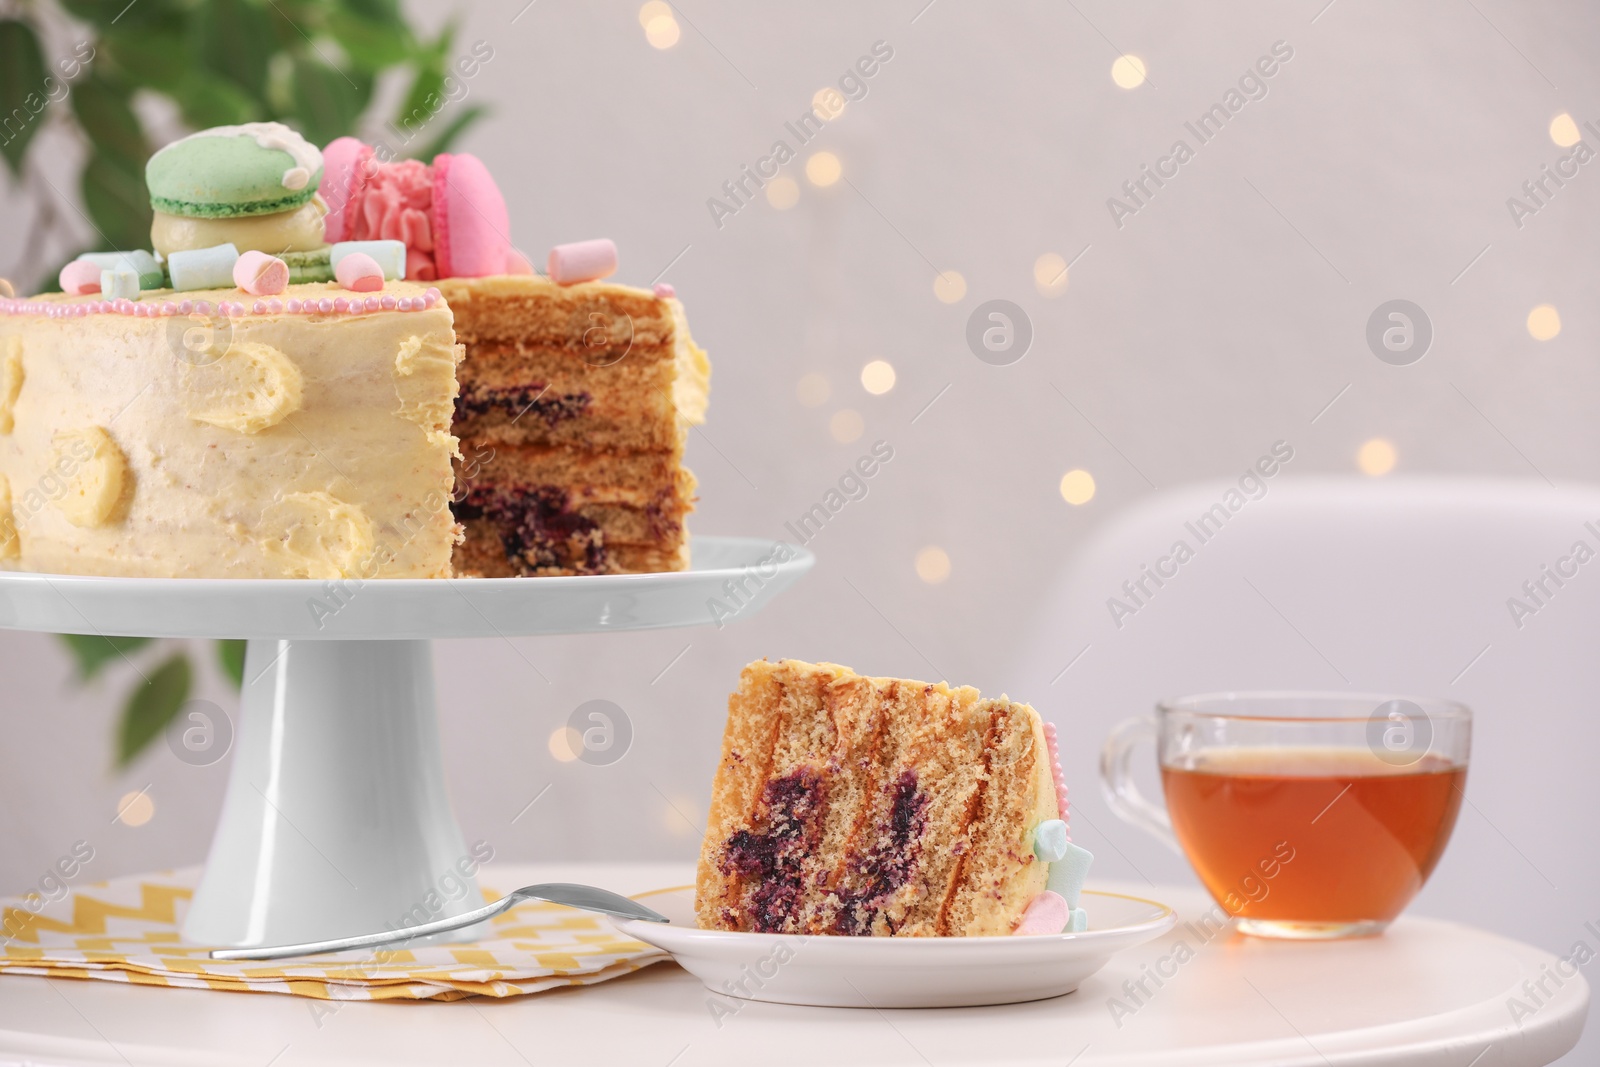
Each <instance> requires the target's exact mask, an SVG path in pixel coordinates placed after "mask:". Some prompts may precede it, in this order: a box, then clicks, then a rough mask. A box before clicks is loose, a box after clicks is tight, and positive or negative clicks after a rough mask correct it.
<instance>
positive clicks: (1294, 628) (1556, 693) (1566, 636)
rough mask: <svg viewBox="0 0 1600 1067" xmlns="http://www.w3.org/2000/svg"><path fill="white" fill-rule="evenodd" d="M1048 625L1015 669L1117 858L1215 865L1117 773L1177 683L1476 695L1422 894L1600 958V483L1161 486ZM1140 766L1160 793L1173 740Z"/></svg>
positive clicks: (1426, 900) (1111, 859) (1085, 820)
mask: <svg viewBox="0 0 1600 1067" xmlns="http://www.w3.org/2000/svg"><path fill="white" fill-rule="evenodd" d="M1230 490H1232V491H1234V492H1233V493H1232V495H1230ZM1230 504H1232V505H1237V506H1236V507H1233V508H1230V506H1229V505H1230ZM1218 505H1221V506H1220V509H1219V508H1218V507H1217V506H1218ZM1202 516H1210V520H1209V521H1208V522H1207V523H1205V524H1204V526H1203V527H1202V526H1201V524H1200V519H1201V517H1202ZM1590 523H1592V524H1593V525H1589V524H1590ZM1202 535H1203V536H1204V539H1203V540H1202ZM1180 541H1182V542H1184V543H1186V544H1187V546H1188V549H1189V553H1187V554H1186V553H1183V552H1178V553H1177V554H1178V555H1187V556H1188V558H1186V559H1185V561H1184V562H1182V563H1179V562H1177V560H1176V558H1174V550H1175V548H1176V546H1177V544H1178V542H1180ZM1580 543H1581V544H1582V545H1583V548H1581V549H1580V548H1579V547H1578V546H1579V544H1580ZM1163 559H1165V560H1166V562H1162V561H1163ZM1125 583H1126V584H1125ZM1513 601H1514V603H1513ZM1030 633H1031V634H1032V636H1031V638H1030V639H1029V640H1028V641H1027V642H1026V643H1025V644H1024V646H1023V650H1022V661H1021V662H1020V663H1019V664H1016V665H1015V667H1014V669H1013V670H1011V671H1009V672H1008V673H1007V674H1006V677H1007V678H1008V680H1009V679H1011V678H1015V679H1016V681H1015V683H1012V684H1011V685H1010V688H1011V691H1012V692H1013V693H1015V694H1017V695H1018V696H1022V697H1026V698H1027V699H1028V700H1030V701H1031V702H1032V703H1034V705H1035V706H1036V707H1038V708H1039V709H1040V711H1041V712H1042V713H1043V714H1044V716H1045V717H1046V718H1047V719H1050V720H1053V721H1054V722H1056V723H1057V724H1058V727H1059V728H1060V730H1061V737H1062V742H1061V750H1062V762H1063V764H1064V769H1065V771H1066V777H1067V781H1068V783H1069V786H1070V788H1071V799H1072V809H1073V822H1072V828H1073V834H1074V839H1075V840H1077V841H1079V842H1080V843H1082V844H1083V845H1084V846H1085V847H1087V848H1090V849H1091V850H1093V851H1094V852H1095V855H1096V861H1095V872H1094V874H1095V876H1097V877H1128V878H1134V879H1137V878H1140V877H1145V878H1149V879H1151V880H1153V881H1155V882H1162V881H1167V882H1171V881H1190V880H1192V878H1193V876H1192V875H1191V874H1190V873H1189V872H1188V868H1187V867H1186V866H1185V865H1184V864H1183V862H1182V861H1181V860H1180V859H1177V858H1176V857H1174V856H1173V855H1172V854H1171V853H1170V852H1168V851H1167V850H1166V849H1165V848H1164V847H1162V846H1161V845H1160V844H1158V843H1157V842H1156V841H1155V840H1153V839H1152V838H1149V837H1147V836H1146V835H1145V834H1144V833H1143V832H1141V831H1139V830H1137V829H1135V828H1133V827H1131V826H1128V825H1126V824H1124V823H1122V822H1120V821H1119V820H1118V819H1117V818H1116V817H1115V816H1113V815H1112V814H1111V812H1110V809H1109V808H1108V807H1107V805H1106V802H1105V800H1104V797H1103V795H1102V793H1101V790H1100V787H1099V784H1098V769H1097V760H1098V754H1099V751H1100V747H1101V743H1102V741H1103V740H1104V738H1105V737H1106V734H1107V733H1108V732H1109V731H1110V729H1111V728H1112V727H1113V726H1114V725H1115V724H1116V723H1118V722H1120V721H1121V720H1123V719H1125V718H1129V717H1132V716H1136V715H1144V714H1148V713H1149V712H1150V711H1151V709H1152V707H1153V705H1154V704H1155V702H1156V701H1157V700H1158V699H1160V698H1163V697H1170V696H1179V695H1182V694H1185V693H1202V692H1211V691H1217V690H1227V689H1329V690H1351V691H1391V692H1396V693H1401V694H1423V695H1430V696H1442V697H1450V698H1452V699H1455V700H1459V701H1462V702H1464V703H1466V704H1467V705H1468V706H1469V707H1471V708H1472V710H1473V712H1474V713H1475V722H1474V738H1473V752H1472V764H1471V769H1470V771H1469V773H1468V777H1467V788H1466V798H1467V803H1466V804H1465V805H1464V806H1463V809H1462V812H1461V817H1460V820H1459V821H1458V823H1457V825H1456V830H1455V835H1454V838H1453V840H1452V843H1451V845H1450V847H1449V849H1448V850H1447V851H1446V853H1445V856H1444V859H1443V860H1442V862H1441V863H1440V865H1439V867H1438V869H1437V870H1436V871H1435V873H1434V875H1433V878H1432V880H1431V881H1430V882H1429V884H1428V886H1427V887H1426V888H1425V889H1424V890H1423V893H1422V895H1421V896H1420V897H1419V898H1418V900H1417V902H1416V903H1415V904H1414V905H1413V908H1414V909H1415V910H1417V911H1419V912H1425V913H1428V914H1432V915H1437V916H1441V917H1446V918H1451V919H1456V920H1459V921H1463V922H1468V923H1471V924H1473V925H1476V926H1480V927H1485V928H1488V929H1491V930H1494V931H1496V932H1499V933H1503V934H1506V935H1509V936H1512V937H1516V938H1519V939H1521V940H1525V941H1529V942H1532V943H1534V944H1536V945H1539V946H1541V947H1543V948H1545V949H1547V950H1549V951H1552V952H1555V953H1557V954H1560V955H1566V954H1567V953H1569V952H1570V951H1571V950H1572V949H1573V946H1574V945H1575V944H1576V943H1577V942H1579V941H1584V942H1586V943H1587V944H1588V946H1589V948H1590V949H1591V950H1593V951H1595V952H1597V953H1600V933H1597V931H1600V850H1597V849H1596V848H1595V847H1594V846H1593V839H1594V828H1593V825H1592V821H1593V820H1594V819H1595V818H1596V816H1597V814H1600V774H1597V773H1596V772H1595V769H1594V768H1595V762H1596V758H1597V756H1600V716H1597V715H1596V714H1595V709H1596V705H1597V703H1600V655H1597V649H1596V646H1597V644H1600V488H1596V487H1592V486H1574V487H1568V488H1564V489H1560V490H1557V489H1554V488H1552V487H1550V486H1549V485H1547V484H1545V483H1544V482H1538V481H1534V482H1517V481H1502V480H1477V479H1473V480H1466V479H1448V480H1447V479H1405V478H1399V477H1395V478H1389V479H1384V480H1370V479H1361V480H1356V479H1334V478H1303V479H1290V478H1286V476H1285V475H1283V474H1278V475H1277V476H1276V477H1273V478H1266V479H1256V480H1255V481H1252V482H1249V483H1248V484H1245V485H1240V484H1239V483H1237V482H1218V483H1207V484H1202V485H1194V486H1187V487H1183V488H1180V489H1175V490H1171V491H1167V492H1162V493H1158V494H1155V495H1153V496H1151V497H1149V498H1146V499H1145V500H1144V501H1142V502H1140V503H1139V504H1137V505H1136V506H1134V507H1132V508H1130V509H1129V510H1127V511H1125V512H1124V513H1122V514H1120V515H1118V516H1114V517H1112V518H1111V519H1110V520H1109V521H1108V522H1107V523H1106V524H1105V525H1104V526H1102V527H1101V528H1100V529H1099V530H1098V531H1097V532H1096V534H1095V535H1094V536H1092V537H1091V538H1090V540H1089V543H1088V545H1087V548H1086V549H1085V551H1083V552H1082V553H1080V554H1078V555H1077V556H1076V557H1075V558H1074V559H1072V560H1070V561H1068V565H1067V566H1066V567H1065V568H1064V569H1063V570H1062V572H1061V573H1060V576H1059V577H1058V578H1057V579H1056V581H1055V584H1054V587H1053V589H1052V590H1051V591H1050V592H1049V593H1048V594H1047V596H1046V597H1045V602H1044V608H1043V610H1042V612H1041V615H1040V617H1039V619H1038V621H1037V624H1036V625H1035V626H1034V627H1033V629H1032V630H1031V631H1030ZM1135 761H1136V763H1139V762H1142V763H1143V764H1144V766H1145V768H1146V770H1147V771H1148V772H1149V773H1148V775H1147V776H1146V777H1144V778H1143V779H1141V785H1142V787H1143V788H1144V790H1145V792H1146V794H1147V795H1149V796H1151V797H1152V798H1159V797H1160V786H1159V784H1158V782H1157V779H1156V775H1155V757H1154V754H1153V753H1152V752H1149V751H1148V750H1147V751H1146V753H1145V754H1144V756H1143V757H1142V760H1141V758H1140V757H1138V756H1136V757H1135ZM1586 923H1593V926H1592V927H1589V926H1586V925H1585V924H1586ZM1579 1051H1581V1049H1580V1050H1579ZM1575 1055H1576V1053H1575Z"/></svg>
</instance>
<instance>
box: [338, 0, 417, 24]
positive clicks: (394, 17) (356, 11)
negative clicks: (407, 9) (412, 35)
mask: <svg viewBox="0 0 1600 1067" xmlns="http://www.w3.org/2000/svg"><path fill="white" fill-rule="evenodd" d="M340 6H341V7H343V8H344V9H345V10H346V11H348V12H350V13H351V14H353V15H356V16H357V17H359V18H361V19H364V20H365V21H367V22H386V23H389V24H390V25H399V26H404V25H405V19H404V18H403V17H402V16H401V14H400V0H343V2H342V3H341V4H340Z"/></svg>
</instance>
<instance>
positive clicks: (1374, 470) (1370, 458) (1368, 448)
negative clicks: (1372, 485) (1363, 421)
mask: <svg viewBox="0 0 1600 1067" xmlns="http://www.w3.org/2000/svg"><path fill="white" fill-rule="evenodd" d="M1399 458H1400V457H1399V454H1398V453H1397V452H1395V450H1394V445H1393V443H1391V442H1390V441H1387V440H1385V439H1384V438H1382V437H1374V438H1373V439H1372V440H1370V441H1367V442H1365V443H1364V444H1362V446H1361V450H1360V451H1358V452H1357V453H1356V466H1357V467H1360V468H1361V473H1362V474H1367V475H1370V476H1372V477H1374V478H1381V477H1383V476H1384V475H1385V474H1388V473H1389V472H1390V471H1392V470H1394V465H1395V461H1396V460H1398V459H1399Z"/></svg>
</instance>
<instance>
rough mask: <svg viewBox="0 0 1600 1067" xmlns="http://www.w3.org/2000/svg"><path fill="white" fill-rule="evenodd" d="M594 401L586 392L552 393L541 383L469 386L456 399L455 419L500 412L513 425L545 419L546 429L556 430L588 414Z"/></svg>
mask: <svg viewBox="0 0 1600 1067" xmlns="http://www.w3.org/2000/svg"><path fill="white" fill-rule="evenodd" d="M593 399H594V398H593V397H591V396H590V395H589V394H588V393H583V392H579V393H551V392H549V391H548V389H547V387H546V386H545V385H544V383H542V382H533V383H531V384H529V385H524V386H515V387H508V388H491V387H487V386H469V387H468V388H467V389H465V390H463V391H462V393H461V395H460V396H458V397H456V419H457V420H458V421H459V420H461V419H462V418H464V417H465V416H467V415H477V416H480V417H481V416H483V415H487V414H488V413H489V412H490V411H500V412H503V413H504V414H505V415H506V416H508V417H509V418H510V420H511V421H512V422H516V421H518V420H520V419H522V418H524V417H532V418H535V419H543V420H544V424H545V426H547V427H548V428H549V429H552V430H553V429H555V428H556V426H558V425H559V424H561V423H563V422H567V421H569V420H571V419H575V418H577V417H578V416H580V415H582V414H583V413H584V412H586V411H588V409H589V403H590V401H591V400H593Z"/></svg>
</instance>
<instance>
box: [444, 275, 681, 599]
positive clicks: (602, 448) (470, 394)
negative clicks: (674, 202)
mask: <svg viewBox="0 0 1600 1067" xmlns="http://www.w3.org/2000/svg"><path fill="white" fill-rule="evenodd" d="M439 288H440V290H441V291H442V292H443V293H444V296H445V299H446V300H447V301H448V303H449V305H450V308H451V310H452V311H453V312H454V313H455V329H456V338H457V340H458V341H460V342H461V343H462V344H463V345H465V348H466V355H465V358H464V360H463V362H462V364H461V366H460V368H459V370H458V378H459V380H460V384H461V393H460V396H459V397H458V399H457V400H456V417H455V423H454V427H453V430H454V432H455V434H456V436H457V437H459V438H460V439H461V452H462V459H461V460H460V461H459V462H458V464H457V486H456V504H455V508H454V510H455V514H456V517H457V519H459V520H460V522H461V524H462V526H463V528H464V529H465V534H466V538H465V540H464V541H463V542H462V544H460V545H459V546H457V548H456V552H455V560H454V564H455V573H457V574H466V575H476V576H481V577H490V578H493V577H512V576H518V575H563V574H616V573H627V572H636V571H668V570H681V569H683V568H684V567H685V566H687V565H688V535H687V532H686V529H685V517H686V516H687V515H688V513H689V511H690V510H692V509H693V507H694V488H695V481H694V476H693V475H692V474H690V473H689V471H688V470H687V469H685V468H684V466H683V462H682V461H683V449H684V444H685V441H686V439H687V436H688V429H689V427H690V426H691V425H694V424H698V423H700V422H703V421H704V418H705V409H706V397H707V388H708V384H709V377H710V364H709V362H708V361H707V359H706V355H705V353H704V352H703V351H701V350H700V349H699V348H698V347H697V346H696V345H695V343H694V341H693V340H692V339H691V338H690V336H689V328H688V324H687V322H686V321H685V318H684V314H683V306H682V305H681V304H679V303H678V301H677V300H676V299H674V298H671V297H662V296H657V295H656V294H654V293H652V292H650V291H648V290H643V289H634V288H631V287H628V286H623V285H613V284H609V283H605V282H585V283H581V284H577V285H557V284H555V283H553V282H551V281H549V280H548V279H546V278H541V277H536V276H532V275H511V276H500V277H493V278H449V279H443V280H441V281H440V282H439Z"/></svg>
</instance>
